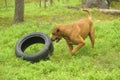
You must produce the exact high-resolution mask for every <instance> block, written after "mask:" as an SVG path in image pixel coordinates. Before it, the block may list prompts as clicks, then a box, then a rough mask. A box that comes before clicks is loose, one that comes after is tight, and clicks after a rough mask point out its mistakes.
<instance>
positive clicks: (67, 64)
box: [0, 0, 120, 80]
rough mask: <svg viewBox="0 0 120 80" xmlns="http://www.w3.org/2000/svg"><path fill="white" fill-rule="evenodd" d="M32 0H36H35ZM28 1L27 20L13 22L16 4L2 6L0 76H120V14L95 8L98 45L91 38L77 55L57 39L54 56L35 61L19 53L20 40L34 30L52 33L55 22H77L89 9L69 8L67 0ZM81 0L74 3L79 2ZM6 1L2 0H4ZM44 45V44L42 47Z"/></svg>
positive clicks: (80, 79)
mask: <svg viewBox="0 0 120 80" xmlns="http://www.w3.org/2000/svg"><path fill="white" fill-rule="evenodd" d="M31 1H32V0H31ZM31 1H30V2H29V1H28V2H27V1H26V3H25V21H24V22H23V23H19V24H13V15H14V7H13V3H12V2H11V4H10V5H11V7H10V8H9V9H8V10H6V9H4V8H3V7H2V8H1V7H0V80H120V59H119V58H120V17H119V15H110V14H107V15H106V14H103V13H100V12H98V11H97V10H94V9H93V10H92V11H91V12H92V16H93V21H94V27H95V32H96V33H95V39H96V41H95V49H91V43H90V40H89V38H87V39H86V44H85V46H84V47H82V48H81V49H80V50H79V51H78V52H77V53H76V54H75V55H74V56H73V57H71V56H70V54H69V51H68V47H67V45H66V42H65V40H64V39H62V40H61V41H60V42H59V43H56V42H54V43H53V44H54V52H53V56H51V57H50V60H47V61H40V62H38V63H34V64H31V63H30V62H28V61H24V60H22V59H20V58H17V57H16V56H15V50H14V47H15V45H16V42H17V41H18V40H19V39H20V38H21V37H22V36H23V35H27V34H29V33H31V32H43V33H46V34H48V35H49V36H51V32H52V29H53V27H54V26H56V25H59V24H63V23H65V24H67V23H73V22H75V21H77V20H79V18H82V17H85V16H87V14H86V13H85V12H82V11H76V10H69V9H66V8H65V7H64V6H65V5H68V4H67V2H64V3H63V2H60V3H59V2H56V3H55V5H53V6H50V5H49V7H48V8H47V9H44V8H43V7H42V8H40V7H39V6H38V5H39V4H38V3H36V2H32V3H31ZM78 1H79V0H77V1H76V2H75V1H74V2H72V0H70V2H69V3H70V4H69V5H72V6H78ZM1 3H2V2H1ZM39 46H40V47H39ZM42 47H43V45H39V44H38V45H37V44H35V45H32V46H31V47H29V48H28V50H27V51H26V53H30V54H32V53H34V52H37V51H38V49H41V48H42Z"/></svg>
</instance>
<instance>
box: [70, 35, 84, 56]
mask: <svg viewBox="0 0 120 80" xmlns="http://www.w3.org/2000/svg"><path fill="white" fill-rule="evenodd" d="M84 45H85V41H84V39H83V38H82V37H81V36H80V37H79V44H78V45H77V46H76V47H75V48H73V50H72V53H71V55H73V54H74V53H75V52H76V51H78V50H79V49H80V48H81V47H82V46H84Z"/></svg>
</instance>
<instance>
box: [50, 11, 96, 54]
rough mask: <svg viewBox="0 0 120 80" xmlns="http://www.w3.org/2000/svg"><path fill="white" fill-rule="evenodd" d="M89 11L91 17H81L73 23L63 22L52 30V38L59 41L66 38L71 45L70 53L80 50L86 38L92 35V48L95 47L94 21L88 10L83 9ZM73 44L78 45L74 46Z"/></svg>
mask: <svg viewBox="0 0 120 80" xmlns="http://www.w3.org/2000/svg"><path fill="white" fill-rule="evenodd" d="M83 11H86V12H88V14H89V17H88V18H83V19H80V20H79V21H77V22H75V23H73V24H63V25H59V26H56V27H55V28H54V29H53V32H52V38H51V39H52V40H53V41H56V42H58V41H59V40H60V39H61V38H64V39H65V40H66V42H67V45H68V46H69V49H70V53H71V55H73V54H74V53H75V52H76V51H78V50H79V49H80V48H81V47H82V46H83V45H84V44H85V38H86V37H87V36H89V37H90V40H91V43H92V48H94V41H95V38H94V33H95V31H94V27H93V23H92V17H91V14H90V12H89V11H88V10H83ZM73 45H76V47H75V48H73Z"/></svg>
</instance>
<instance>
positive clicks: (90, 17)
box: [82, 9, 92, 20]
mask: <svg viewBox="0 0 120 80" xmlns="http://www.w3.org/2000/svg"><path fill="white" fill-rule="evenodd" d="M82 10H83V11H85V12H87V13H88V18H89V19H90V20H92V15H91V13H90V11H89V10H88V9H82Z"/></svg>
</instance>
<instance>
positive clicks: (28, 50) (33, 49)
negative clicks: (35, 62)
mask: <svg viewBox="0 0 120 80" xmlns="http://www.w3.org/2000/svg"><path fill="white" fill-rule="evenodd" d="M44 46H45V44H41V43H35V44H32V45H30V46H29V47H27V48H26V49H25V51H24V53H25V54H36V53H37V52H39V51H41V50H42V49H43V48H44Z"/></svg>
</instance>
